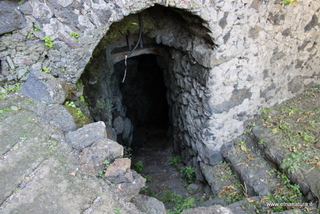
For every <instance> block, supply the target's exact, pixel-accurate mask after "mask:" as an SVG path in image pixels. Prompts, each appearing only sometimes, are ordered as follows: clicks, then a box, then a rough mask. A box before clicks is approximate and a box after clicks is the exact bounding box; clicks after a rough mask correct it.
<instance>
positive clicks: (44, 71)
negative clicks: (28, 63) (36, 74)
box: [41, 67, 50, 74]
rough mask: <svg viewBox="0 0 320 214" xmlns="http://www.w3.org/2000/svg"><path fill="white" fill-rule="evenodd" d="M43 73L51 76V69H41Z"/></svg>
mask: <svg viewBox="0 0 320 214" xmlns="http://www.w3.org/2000/svg"><path fill="white" fill-rule="evenodd" d="M41 72H42V73H46V74H50V71H49V69H48V68H47V67H42V68H41Z"/></svg>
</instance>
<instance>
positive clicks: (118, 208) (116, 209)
mask: <svg viewBox="0 0 320 214" xmlns="http://www.w3.org/2000/svg"><path fill="white" fill-rule="evenodd" d="M120 210H121V208H120V207H115V208H113V212H114V213H115V214H120Z"/></svg>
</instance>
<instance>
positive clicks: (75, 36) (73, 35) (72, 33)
mask: <svg viewBox="0 0 320 214" xmlns="http://www.w3.org/2000/svg"><path fill="white" fill-rule="evenodd" d="M70 36H72V37H74V38H76V39H78V38H80V35H79V34H78V33H76V32H71V33H70Z"/></svg>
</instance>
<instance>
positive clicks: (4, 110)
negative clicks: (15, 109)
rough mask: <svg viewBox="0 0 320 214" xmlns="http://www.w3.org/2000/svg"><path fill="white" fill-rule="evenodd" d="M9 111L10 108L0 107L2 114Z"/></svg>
mask: <svg viewBox="0 0 320 214" xmlns="http://www.w3.org/2000/svg"><path fill="white" fill-rule="evenodd" d="M7 111H10V109H9V108H5V109H0V114H3V113H6V112H7Z"/></svg>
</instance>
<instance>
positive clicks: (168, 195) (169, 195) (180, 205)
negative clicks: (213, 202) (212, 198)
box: [158, 190, 196, 214]
mask: <svg viewBox="0 0 320 214" xmlns="http://www.w3.org/2000/svg"><path fill="white" fill-rule="evenodd" d="M158 199H159V200H160V201H162V202H164V203H173V204H174V207H173V208H172V209H171V210H167V213H168V214H179V213H181V212H182V211H183V210H185V209H190V208H192V207H194V206H196V203H195V199H194V198H184V197H182V196H181V195H178V194H175V193H173V192H172V191H169V190H168V191H166V192H165V193H164V194H163V195H162V196H161V197H160V198H158Z"/></svg>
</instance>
